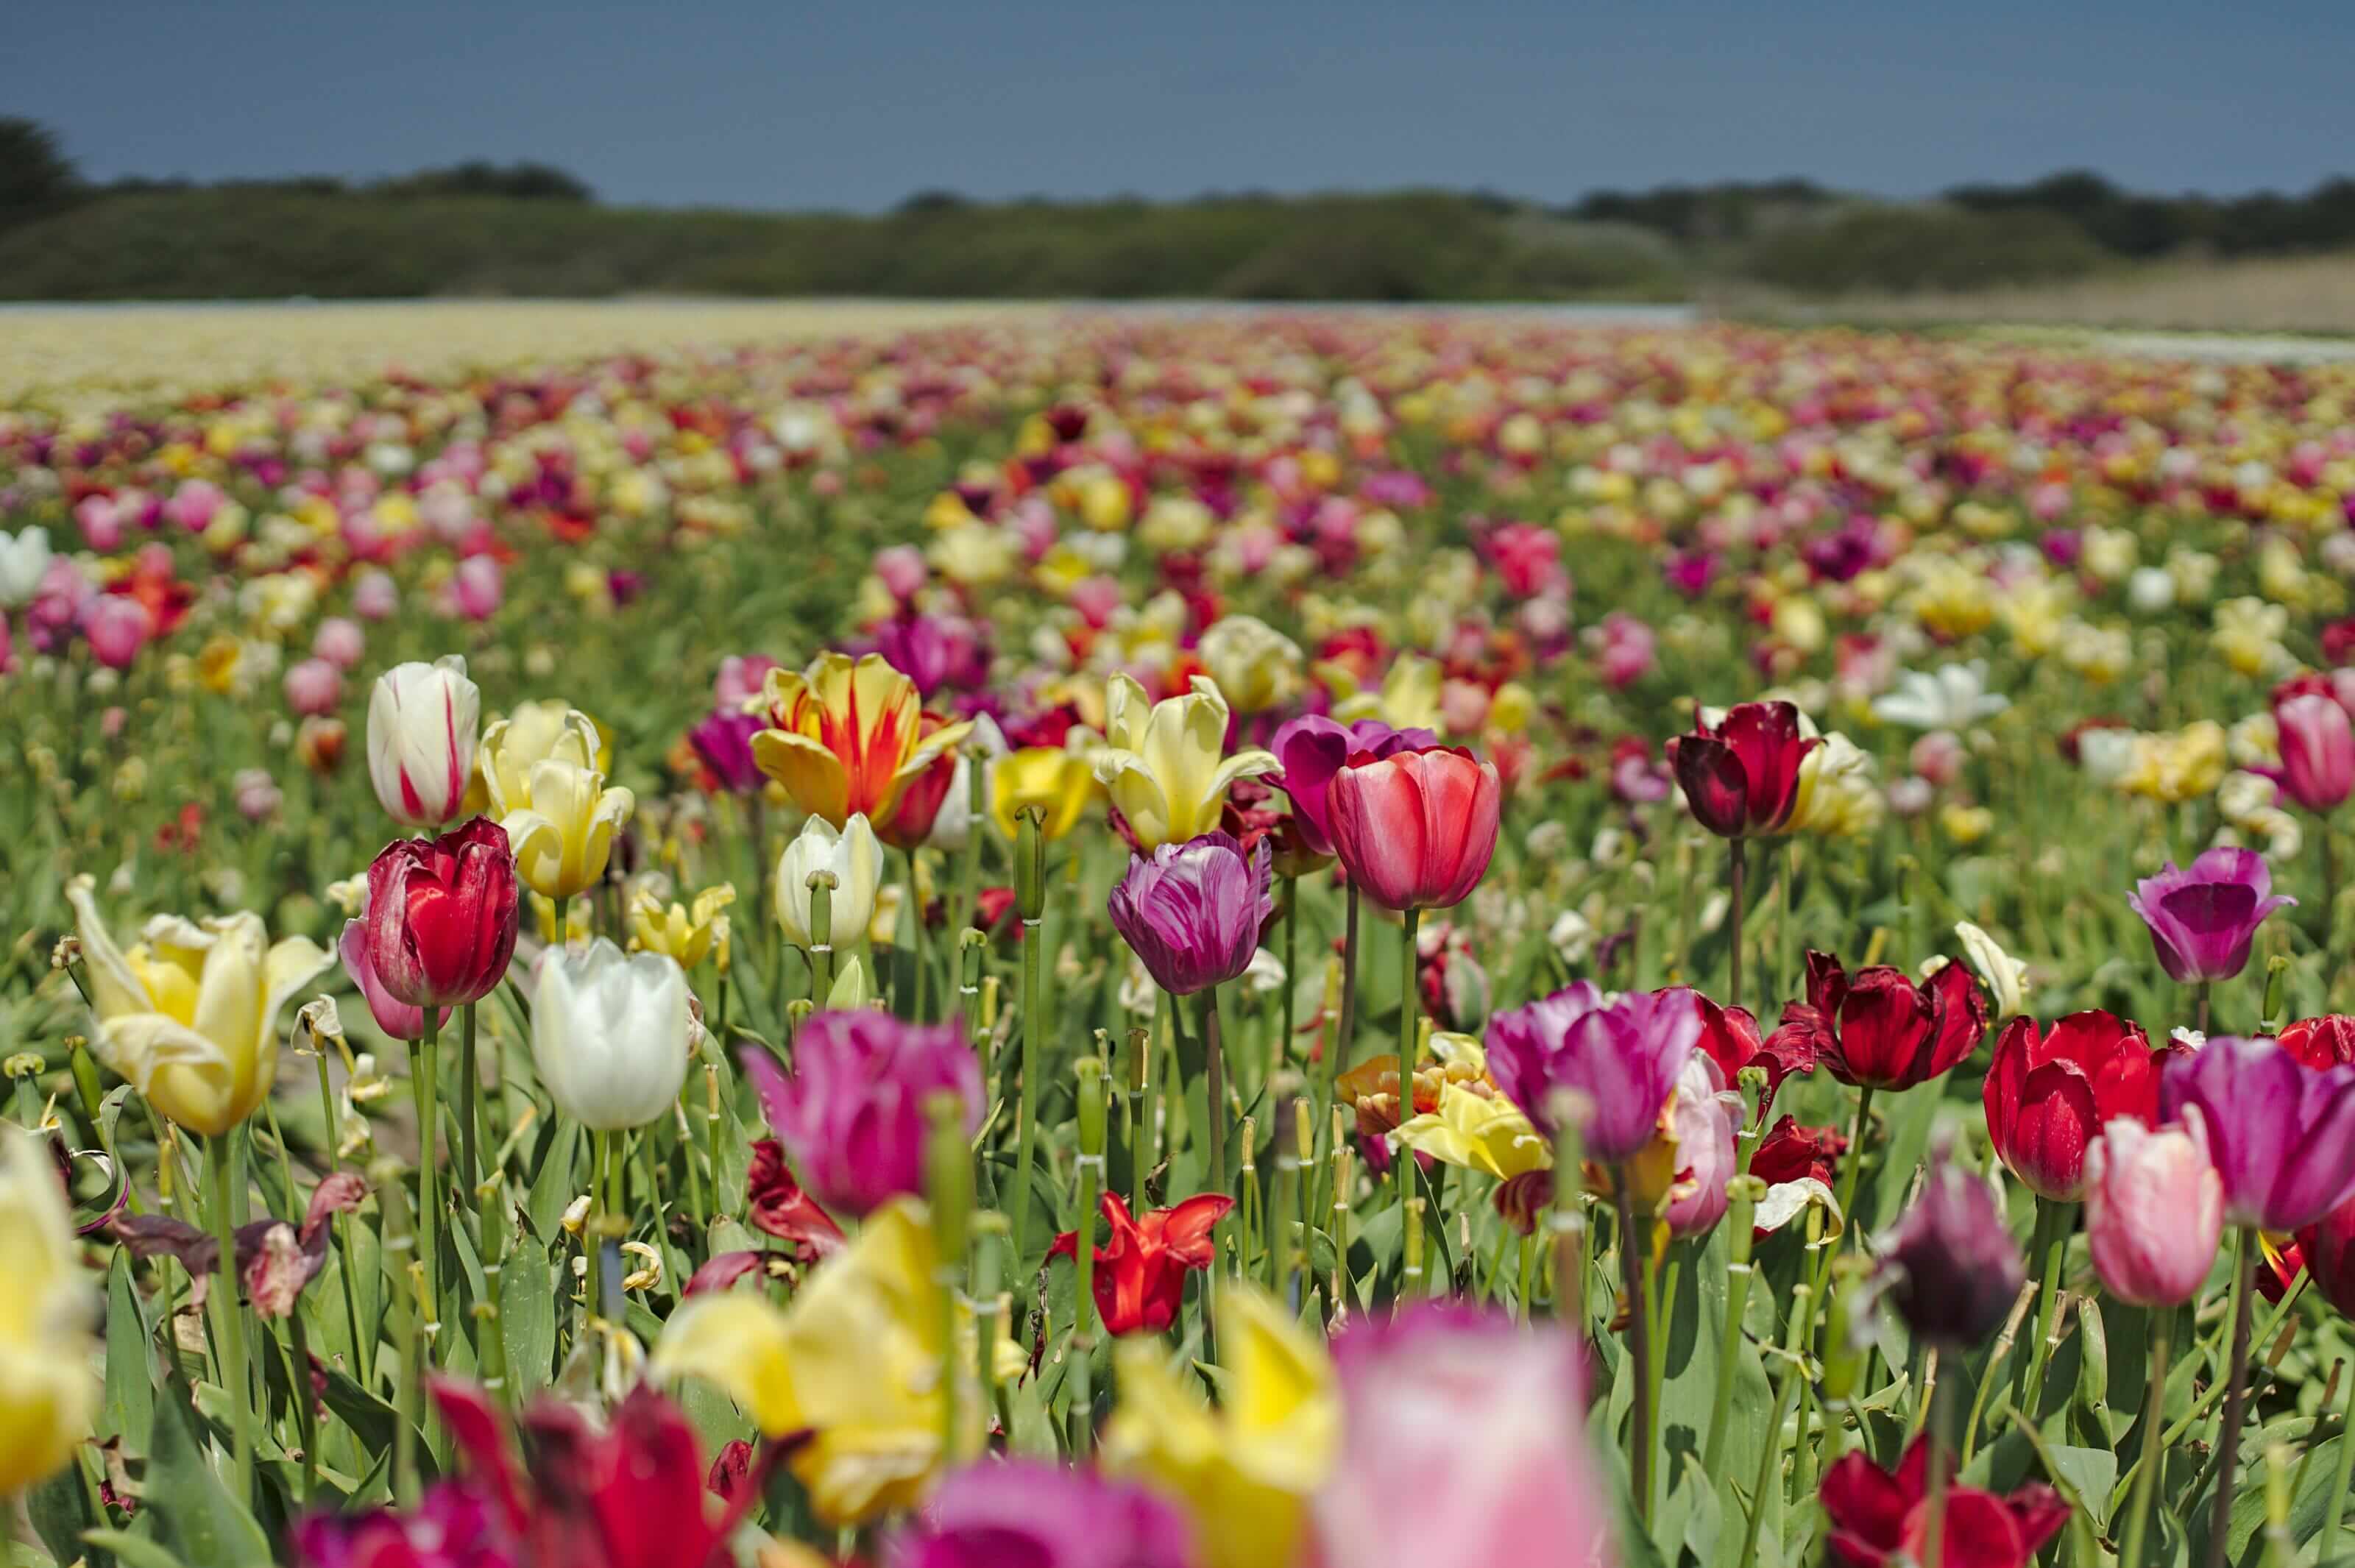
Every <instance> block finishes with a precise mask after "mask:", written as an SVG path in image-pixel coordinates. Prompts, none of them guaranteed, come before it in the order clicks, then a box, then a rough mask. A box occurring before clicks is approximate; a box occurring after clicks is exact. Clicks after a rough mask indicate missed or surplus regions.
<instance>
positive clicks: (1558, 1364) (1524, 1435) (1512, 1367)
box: [1312, 1302, 1614, 1568]
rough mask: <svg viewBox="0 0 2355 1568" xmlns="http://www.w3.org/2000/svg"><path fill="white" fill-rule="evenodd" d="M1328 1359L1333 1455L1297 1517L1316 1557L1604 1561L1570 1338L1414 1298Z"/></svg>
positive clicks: (1567, 1564)
mask: <svg viewBox="0 0 2355 1568" xmlns="http://www.w3.org/2000/svg"><path fill="white" fill-rule="evenodd" d="M1333 1358H1334V1361H1335V1364H1336V1366H1337V1369H1338V1371H1339V1376H1340V1391H1341V1411H1342V1422H1341V1432H1342V1438H1341V1451H1340V1454H1339V1456H1338V1462H1337V1463H1336V1464H1335V1466H1334V1467H1333V1471H1332V1475H1331V1477H1330V1478H1329V1479H1328V1480H1327V1482H1326V1484H1325V1486H1324V1488H1322V1489H1321V1490H1319V1491H1318V1492H1317V1494H1316V1500H1315V1502H1314V1504H1313V1505H1312V1509H1313V1519H1314V1524H1313V1530H1314V1532H1315V1539H1316V1551H1317V1557H1316V1560H1317V1561H1321V1562H1324V1563H1389V1562H1398V1563H1447V1564H1469V1563H1526V1562H1532V1561H1537V1560H1540V1559H1541V1560H1542V1561H1543V1562H1546V1563H1555V1564H1561V1568H1600V1565H1602V1564H1604V1563H1609V1562H1611V1561H1612V1560H1613V1556H1614V1553H1613V1550H1612V1541H1613V1533H1612V1531H1613V1527H1612V1524H1611V1517H1612V1516H1611V1511H1610V1509H1609V1508H1608V1507H1607V1505H1606V1504H1605V1502H1604V1498H1605V1497H1606V1496H1607V1495H1608V1494H1607V1492H1606V1491H1605V1489H1604V1482H1603V1481H1602V1480H1601V1479H1600V1478H1599V1476H1598V1472H1597V1467H1596V1465H1595V1462H1594V1459H1593V1455H1592V1454H1591V1452H1590V1451H1589V1449H1588V1446H1587V1434H1586V1425H1585V1423H1584V1421H1583V1420H1582V1413H1583V1412H1584V1411H1585V1409H1586V1399H1585V1394H1584V1392H1583V1390H1582V1387H1581V1384H1582V1381H1583V1379H1582V1376H1581V1375H1580V1367H1579V1360H1580V1358H1579V1351H1578V1341H1577V1339H1575V1338H1574V1337H1573V1336H1572V1335H1570V1334H1567V1333H1564V1332H1562V1331H1561V1330H1560V1329H1559V1328H1552V1327H1547V1328H1529V1327H1526V1326H1523V1325H1518V1324H1515V1323H1514V1322H1512V1321H1511V1320H1510V1319H1509V1318H1508V1317H1505V1316H1504V1315H1503V1314H1502V1313H1492V1312H1484V1311H1480V1310H1478V1309H1476V1308H1471V1307H1456V1306H1452V1305H1442V1304H1440V1303H1437V1302H1424V1303H1421V1304H1418V1305H1416V1306H1415V1307H1412V1308H1411V1309H1409V1310H1408V1311H1407V1312H1405V1313H1404V1314H1402V1315H1401V1316H1400V1317H1390V1318H1369V1319H1366V1320H1364V1321H1362V1322H1360V1323H1359V1324H1358V1325H1357V1326H1355V1327H1353V1328H1350V1330H1349V1331H1348V1332H1347V1333H1345V1334H1343V1335H1342V1336H1341V1337H1340V1338H1339V1339H1338V1340H1337V1342H1336V1343H1335V1345H1334V1347H1333ZM1410 1496H1411V1497H1412V1498H1413V1499H1415V1506H1414V1507H1413V1508H1412V1509H1403V1510H1402V1509H1400V1508H1399V1507H1398V1506H1397V1504H1398V1501H1399V1499H1401V1498H1405V1497H1410ZM1532 1553H1535V1554H1536V1556H1534V1557H1533V1555H1532Z"/></svg>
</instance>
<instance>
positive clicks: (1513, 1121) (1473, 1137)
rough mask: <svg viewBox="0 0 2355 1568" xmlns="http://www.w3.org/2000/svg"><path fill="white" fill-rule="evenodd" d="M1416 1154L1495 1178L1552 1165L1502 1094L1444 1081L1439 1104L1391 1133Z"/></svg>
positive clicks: (1541, 1143) (1547, 1149)
mask: <svg viewBox="0 0 2355 1568" xmlns="http://www.w3.org/2000/svg"><path fill="white" fill-rule="evenodd" d="M1391 1137H1392V1138H1393V1139H1394V1140H1395V1141H1397V1142H1398V1143H1400V1144H1401V1145H1403V1146H1405V1147H1408V1148H1411V1149H1413V1150H1414V1151H1415V1152H1416V1153H1418V1154H1427V1155H1429V1156H1431V1157H1432V1158H1433V1159H1436V1160H1440V1161H1443V1162H1444V1163H1445V1164H1448V1165H1458V1166H1462V1167H1463V1168H1465V1169H1466V1170H1477V1171H1484V1172H1486V1173H1487V1174H1488V1175H1490V1176H1493V1177H1495V1178H1496V1179H1497V1180H1499V1181H1509V1180H1511V1179H1513V1178H1514V1177H1516V1176H1520V1175H1524V1174H1526V1173H1527V1172H1529V1171H1532V1170H1546V1169H1549V1168H1551V1167H1552V1165H1553V1151H1552V1150H1551V1149H1550V1147H1547V1144H1546V1140H1545V1138H1544V1137H1543V1136H1541V1135H1540V1133H1539V1132H1538V1130H1537V1129H1536V1128H1535V1127H1534V1126H1532V1125H1529V1117H1527V1116H1526V1115H1522V1114H1521V1111H1520V1108H1519V1107H1518V1106H1517V1105H1515V1104H1513V1103H1512V1102H1511V1101H1510V1100H1508V1099H1506V1098H1505V1097H1504V1096H1503V1095H1502V1094H1497V1093H1488V1094H1484V1093H1480V1092H1479V1091H1478V1090H1476V1089H1469V1088H1465V1086H1464V1085H1462V1084H1460V1083H1442V1084H1441V1085H1440V1088H1439V1109H1438V1110H1436V1111H1426V1112H1424V1113H1423V1115H1419V1116H1416V1117H1415V1118H1413V1119H1412V1121H1409V1122H1408V1123H1406V1125H1403V1126H1401V1127H1400V1128H1399V1129H1398V1130H1397V1131H1396V1132H1395V1133H1393V1134H1391Z"/></svg>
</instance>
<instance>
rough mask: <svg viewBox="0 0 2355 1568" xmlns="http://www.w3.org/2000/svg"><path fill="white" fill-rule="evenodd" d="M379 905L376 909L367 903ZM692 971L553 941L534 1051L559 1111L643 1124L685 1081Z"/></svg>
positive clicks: (580, 1118) (602, 1121) (605, 1127)
mask: <svg viewBox="0 0 2355 1568" xmlns="http://www.w3.org/2000/svg"><path fill="white" fill-rule="evenodd" d="M371 907H373V906H371ZM691 1022H692V1019H690V1017H689V1014H688V1011H687V976H686V973H685V972H684V971H682V970H681V969H680V968H679V966H678V965H677V964H675V963H673V962H672V961H671V960H670V959H668V958H666V957H664V956H663V955H661V954H659V953H636V954H632V955H628V956H626V957H625V956H623V953H622V950H621V949H620V948H618V947H616V946H614V945H613V944H612V943H611V942H609V941H607V940H606V939H605V938H603V937H602V936H601V937H599V938H597V939H596V940H595V941H594V942H591V943H590V944H588V945H587V946H586V947H581V948H564V947H552V948H550V949H549V951H548V953H547V955H545V956H544V957H542V958H541V960H540V965H539V977H538V984H537V985H535V986H534V987H533V990H532V1000H531V1057H532V1061H533V1063H534V1064H535V1065H536V1066H537V1067H538V1070H539V1080H540V1083H542V1084H544V1085H545V1086H546V1087H547V1089H548V1097H549V1099H551V1100H553V1101H555V1102H556V1108H557V1109H558V1110H559V1111H561V1112H563V1113H564V1114H565V1115H568V1116H570V1117H571V1118H572V1119H573V1120H574V1121H576V1122H578V1123H580V1124H581V1125H582V1126H585V1127H591V1128H594V1129H597V1130H598V1131H601V1132H613V1131H618V1130H620V1129H622V1128H625V1127H642V1126H644V1125H646V1124H647V1123H648V1122H651V1121H653V1120H654V1119H655V1117H657V1116H660V1115H663V1114H664V1113H665V1112H666V1111H668V1110H669V1109H670V1108H671V1106H672V1104H674V1103H675V1102H676V1101H677V1099H678V1091H679V1086H680V1085H681V1084H682V1083H686V1082H687V1049H688V1029H689V1026H690V1024H691Z"/></svg>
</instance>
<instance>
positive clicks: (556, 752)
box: [482, 708, 638, 899]
mask: <svg viewBox="0 0 2355 1568" xmlns="http://www.w3.org/2000/svg"><path fill="white" fill-rule="evenodd" d="M596 755H597V729H596V725H595V724H594V722H592V721H591V719H590V717H589V716H588V715H587V714H586V713H583V712H581V710H580V709H577V708H574V709H566V710H565V712H564V715H563V717H562V718H561V719H560V720H559V721H558V723H557V726H556V727H555V729H554V730H553V731H549V730H548V729H547V728H545V727H544V725H543V723H542V722H541V720H540V719H539V717H538V716H537V715H535V716H534V717H533V718H532V719H531V720H524V719H522V718H521V716H520V713H518V715H517V716H516V717H511V718H507V719H502V720H499V721H498V722H497V723H496V724H494V725H492V726H491V727H490V728H489V729H488V730H485V731H483V745H482V757H483V784H484V787H485V789H486V790H487V791H488V793H489V795H490V802H491V808H492V809H493V810H494V811H496V812H497V813H498V815H499V826H500V827H504V828H506V830H507V841H508V842H509V843H510V844H511V845H513V846H514V848H515V857H516V875H517V877H518V878H520V879H521V880H522V881H523V884H524V886H526V887H527V888H529V889H530V890H531V891H533V892H536V893H538V894H539V895H540V896H541V897H542V898H549V899H566V898H570V897H572V896H573V895H574V894H576V893H580V892H583V891H586V890H588V889H589V888H591V887H593V886H595V885H596V883H597V882H598V881H599V880H600V879H602V877H603V876H604V875H605V861H606V858H607V857H608V856H609V855H610V854H611V853H612V852H613V833H614V830H615V829H617V828H619V827H621V826H622V824H623V823H624V822H627V821H628V820H629V819H630V813H631V812H632V811H634V810H635V809H636V808H637V804H638V802H637V797H636V796H635V795H632V794H631V793H630V792H629V791H628V790H625V789H607V788H606V787H605V774H604V773H603V771H602V769H600V768H599V767H598V766H597V765H596V763H595V761H594V759H595V758H596Z"/></svg>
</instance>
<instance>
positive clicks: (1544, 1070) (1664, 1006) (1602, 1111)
mask: <svg viewBox="0 0 2355 1568" xmlns="http://www.w3.org/2000/svg"><path fill="white" fill-rule="evenodd" d="M1700 1032H1701V1014H1700V1005H1699V1003H1698V1002H1697V1001H1696V1000H1695V999H1694V997H1693V993H1692V992H1690V991H1689V990H1686V989H1685V988H1683V987H1671V988H1669V989H1668V990H1665V991H1631V992H1629V993H1628V994H1627V995H1625V996H1623V997H1620V998H1619V999H1618V1000H1617V1001H1614V1002H1613V1003H1611V1004H1609V1005H1608V1006H1605V1005H1604V1001H1603V993H1602V992H1601V991H1599V990H1597V989H1596V988H1595V986H1594V983H1593V981H1591V980H1581V981H1579V982H1578V983H1577V984H1576V985H1574V986H1570V987H1564V988H1563V989H1561V990H1559V991H1556V992H1555V993H1554V994H1553V995H1552V996H1550V997H1546V998H1545V999H1544V1000H1542V1001H1536V1002H1531V1003H1529V1005H1528V1006H1527V1007H1523V1008H1515V1009H1514V1010H1513V1011H1511V1012H1507V1013H1499V1014H1497V1016H1496V1017H1495V1018H1492V1019H1489V1020H1488V1034H1487V1042H1488V1072H1489V1075H1490V1076H1491V1077H1493V1078H1495V1079H1496V1081H1497V1088H1499V1089H1501V1090H1503V1091H1504V1093H1505V1097H1506V1098H1507V1099H1508V1100H1510V1101H1511V1102H1512V1103H1513V1104H1516V1105H1518V1106H1519V1107H1520V1108H1521V1110H1522V1112H1523V1113H1524V1114H1526V1115H1528V1116H1529V1120H1530V1122H1531V1123H1533V1124H1534V1125H1537V1126H1538V1127H1539V1128H1540V1129H1541V1130H1543V1131H1544V1132H1545V1133H1546V1134H1547V1135H1548V1136H1551V1135H1552V1132H1553V1130H1554V1114H1553V1105H1554V1097H1555V1096H1556V1095H1557V1094H1559V1093H1561V1092H1563V1091H1565V1090H1568V1091H1572V1092H1574V1093H1578V1094H1580V1095H1582V1096H1583V1097H1584V1099H1585V1101H1586V1103H1587V1105H1588V1111H1587V1119H1586V1125H1585V1129H1584V1134H1585V1140H1586V1152H1587V1153H1588V1155H1589V1156H1591V1157H1593V1158H1594V1159H1597V1160H1600V1161H1602V1162H1603V1163H1604V1164H1606V1165H1616V1164H1621V1163H1624V1162H1625V1161H1627V1160H1631V1159H1633V1158H1635V1157H1636V1155H1638V1154H1640V1153H1642V1152H1643V1148H1644V1146H1645V1145H1646V1144H1647V1143H1649V1142H1651V1141H1652V1135H1653V1133H1654V1132H1656V1131H1657V1129H1658V1127H1659V1125H1660V1112H1661V1111H1662V1110H1663V1109H1664V1108H1665V1107H1666V1106H1667V1104H1668V1094H1669V1093H1670V1092H1671V1091H1672V1090H1674V1089H1675V1087H1676V1085H1677V1080H1678V1075H1679V1074H1681V1073H1682V1072H1684V1067H1685V1061H1686V1059H1687V1058H1688V1057H1689V1056H1691V1055H1692V1053H1693V1051H1694V1048H1695V1047H1697V1046H1698V1045H1699V1044H1700Z"/></svg>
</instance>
